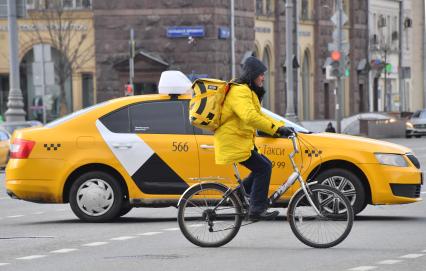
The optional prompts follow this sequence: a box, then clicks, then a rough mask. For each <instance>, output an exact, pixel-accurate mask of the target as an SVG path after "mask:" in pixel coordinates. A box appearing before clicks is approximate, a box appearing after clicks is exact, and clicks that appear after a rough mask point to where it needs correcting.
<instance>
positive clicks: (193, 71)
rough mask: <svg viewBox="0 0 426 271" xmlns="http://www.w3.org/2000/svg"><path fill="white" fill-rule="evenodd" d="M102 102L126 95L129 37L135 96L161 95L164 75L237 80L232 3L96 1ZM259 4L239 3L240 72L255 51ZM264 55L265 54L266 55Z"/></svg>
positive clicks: (98, 78)
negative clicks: (246, 57)
mask: <svg viewBox="0 0 426 271" xmlns="http://www.w3.org/2000/svg"><path fill="white" fill-rule="evenodd" d="M93 12H94V27H95V29H96V31H95V40H96V64H97V76H96V77H97V89H98V99H99V100H105V99H109V98H113V97H118V96H122V95H123V91H122V89H123V85H124V84H126V83H127V82H128V80H129V76H128V74H129V71H128V58H129V53H128V51H129V50H128V47H129V32H130V29H131V28H133V29H134V32H135V47H136V52H137V53H136V55H137V56H136V57H135V78H134V85H135V93H136V94H142V93H151V92H155V91H156V87H157V85H156V84H157V82H158V80H159V76H160V74H161V71H163V70H167V69H176V70H180V71H182V72H183V73H185V74H187V75H188V76H189V77H192V78H194V77H199V76H208V77H214V78H219V79H224V80H230V79H231V39H230V37H229V35H228V36H226V35H224V36H221V30H224V31H225V32H226V31H228V32H229V29H230V20H231V6H230V1H228V0H221V1H168V0H159V1H148V0H143V1H96V2H94V6H93ZM254 14H255V2H254V1H250V2H249V3H248V2H247V1H242V0H236V1H235V29H236V31H235V36H236V64H237V65H236V66H237V74H238V71H239V66H240V65H239V63H240V61H241V59H242V58H243V56H244V55H245V53H246V52H248V51H254V49H255V46H254V40H255V20H254ZM262 53H263V52H262Z"/></svg>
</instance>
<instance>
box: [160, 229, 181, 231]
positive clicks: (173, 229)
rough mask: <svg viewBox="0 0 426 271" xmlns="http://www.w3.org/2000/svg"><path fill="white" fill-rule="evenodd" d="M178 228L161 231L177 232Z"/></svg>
mask: <svg viewBox="0 0 426 271" xmlns="http://www.w3.org/2000/svg"><path fill="white" fill-rule="evenodd" d="M178 230H179V228H168V229H163V231H178Z"/></svg>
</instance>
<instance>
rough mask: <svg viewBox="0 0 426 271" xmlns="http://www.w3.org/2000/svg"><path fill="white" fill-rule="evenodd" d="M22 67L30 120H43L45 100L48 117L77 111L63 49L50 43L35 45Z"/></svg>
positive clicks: (51, 118) (25, 100)
mask: <svg viewBox="0 0 426 271" xmlns="http://www.w3.org/2000/svg"><path fill="white" fill-rule="evenodd" d="M43 63H44V68H43ZM20 69H21V74H22V78H21V79H22V82H23V84H22V92H23V96H24V103H25V108H26V111H27V114H28V115H27V118H28V119H29V120H39V121H43V101H44V104H45V108H46V121H51V120H54V119H56V118H58V117H60V116H62V115H64V114H68V113H70V112H72V111H73V107H72V84H71V81H72V80H71V79H72V78H71V77H72V75H71V70H70V66H69V63H68V60H67V59H66V57H65V56H64V55H63V54H62V53H61V52H59V51H58V50H56V49H55V48H53V47H51V46H50V45H48V44H37V45H34V47H33V48H32V49H31V50H30V51H28V52H27V53H26V54H25V56H24V57H23V59H22V62H21V65H20ZM43 69H44V71H45V73H44V75H43V72H42V71H43ZM61 74H62V75H61ZM43 86H44V88H43Z"/></svg>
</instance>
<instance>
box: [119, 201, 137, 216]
mask: <svg viewBox="0 0 426 271" xmlns="http://www.w3.org/2000/svg"><path fill="white" fill-rule="evenodd" d="M132 209H133V206H131V205H130V204H129V203H125V204H123V206H122V207H121V210H120V212H119V213H118V215H117V218H119V217H122V216H125V215H126V214H128V213H129V212H130V211H131V210H132Z"/></svg>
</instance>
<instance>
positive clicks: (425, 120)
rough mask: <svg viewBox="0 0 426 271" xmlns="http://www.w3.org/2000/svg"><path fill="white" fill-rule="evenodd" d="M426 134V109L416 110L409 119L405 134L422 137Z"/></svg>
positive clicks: (408, 136) (409, 136)
mask: <svg viewBox="0 0 426 271" xmlns="http://www.w3.org/2000/svg"><path fill="white" fill-rule="evenodd" d="M422 135H426V109H423V110H418V111H416V112H415V113H414V114H413V115H412V116H411V117H410V119H409V120H408V121H407V126H406V130H405V136H406V137H407V138H411V137H412V136H415V137H421V136H422Z"/></svg>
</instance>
